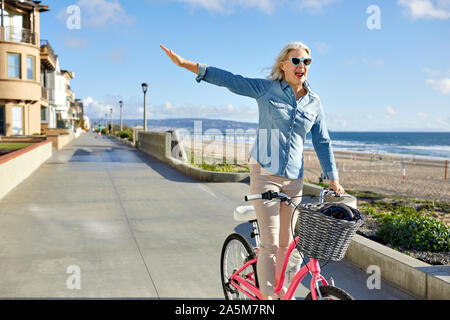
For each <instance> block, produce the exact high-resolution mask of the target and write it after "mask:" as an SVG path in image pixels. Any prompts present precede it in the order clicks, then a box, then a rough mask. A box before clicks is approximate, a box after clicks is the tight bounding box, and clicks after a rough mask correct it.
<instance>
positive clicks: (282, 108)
mask: <svg viewBox="0 0 450 320" xmlns="http://www.w3.org/2000/svg"><path fill="white" fill-rule="evenodd" d="M196 80H197V82H200V81H202V80H204V81H206V82H208V83H211V84H215V85H217V86H221V87H226V88H228V89H229V90H230V91H231V92H233V93H236V94H239V95H243V96H247V97H251V98H254V99H256V101H257V103H258V109H259V128H258V132H257V137H256V140H255V143H254V144H253V146H252V148H251V150H250V157H253V158H254V159H256V160H257V161H258V163H259V164H260V165H261V167H263V168H264V169H266V170H267V171H269V172H271V173H273V174H276V175H280V176H283V177H286V178H289V179H296V178H302V177H303V146H304V142H305V138H306V134H307V133H308V132H310V131H311V135H312V142H313V146H314V150H315V151H316V153H317V156H318V158H319V161H320V165H321V167H322V170H323V172H324V174H325V176H326V177H327V178H328V179H330V180H337V179H338V171H337V169H336V164H335V160H334V154H333V149H332V146H331V140H330V136H329V134H328V130H327V127H326V124H325V116H324V113H323V109H322V104H321V102H320V99H319V96H318V95H317V94H315V93H314V92H312V91H311V88H310V86H309V84H308V82H307V81H305V82H304V84H303V87H304V88H305V89H306V90H307V94H306V95H305V96H303V97H302V98H300V99H299V100H296V99H295V93H294V90H293V89H292V87H291V86H290V85H289V84H288V83H287V82H286V81H281V82H280V81H273V80H266V79H251V78H245V77H242V76H240V75H235V74H232V73H230V72H228V71H225V70H221V69H218V68H215V67H211V66H206V65H205V64H203V63H199V66H198V75H197V78H196Z"/></svg>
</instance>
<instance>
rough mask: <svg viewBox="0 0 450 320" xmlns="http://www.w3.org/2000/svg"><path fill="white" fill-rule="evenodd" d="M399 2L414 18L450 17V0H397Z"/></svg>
mask: <svg viewBox="0 0 450 320" xmlns="http://www.w3.org/2000/svg"><path fill="white" fill-rule="evenodd" d="M397 4H398V5H400V6H402V7H404V8H406V13H407V15H408V16H409V17H411V18H412V19H414V20H418V19H443V20H444V19H449V18H450V1H449V0H437V1H436V0H434V1H433V0H397Z"/></svg>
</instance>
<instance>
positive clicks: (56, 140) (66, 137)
mask: <svg viewBox="0 0 450 320" xmlns="http://www.w3.org/2000/svg"><path fill="white" fill-rule="evenodd" d="M47 140H50V141H51V142H52V146H53V149H56V150H61V149H62V148H64V147H65V146H66V145H67V144H69V143H70V141H72V135H71V134H70V133H67V134H57V133H55V134H47Z"/></svg>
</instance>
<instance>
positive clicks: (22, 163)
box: [0, 141, 52, 199]
mask: <svg viewBox="0 0 450 320" xmlns="http://www.w3.org/2000/svg"><path fill="white" fill-rule="evenodd" d="M51 156H52V143H51V141H43V142H40V143H36V144H33V145H31V146H28V147H26V148H23V149H21V150H17V151H15V152H12V153H9V154H6V155H3V156H0V199H1V198H3V197H4V196H5V195H6V194H7V193H8V192H9V191H11V190H12V189H13V188H14V187H16V186H17V185H18V184H20V183H21V182H22V181H23V180H25V179H26V178H27V177H28V176H30V175H31V174H32V173H33V172H34V171H35V170H36V169H37V168H39V167H40V166H41V164H43V163H44V162H45V161H47V160H48V159H49V158H50V157H51Z"/></svg>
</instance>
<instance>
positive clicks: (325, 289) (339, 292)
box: [305, 286, 355, 300]
mask: <svg viewBox="0 0 450 320" xmlns="http://www.w3.org/2000/svg"><path fill="white" fill-rule="evenodd" d="M319 288H320V293H321V294H322V297H323V299H324V300H355V298H353V297H352V296H351V295H350V293H348V292H347V291H345V290H344V289H341V288H338V287H334V286H320V287H319ZM316 293H317V289H316ZM317 296H318V295H317ZM305 300H312V294H311V292H310V293H308V295H307V296H306V297H305Z"/></svg>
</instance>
